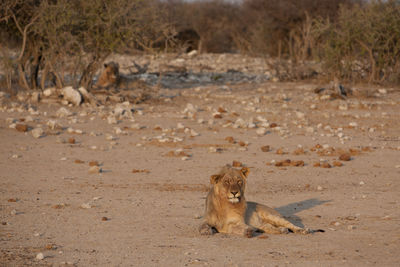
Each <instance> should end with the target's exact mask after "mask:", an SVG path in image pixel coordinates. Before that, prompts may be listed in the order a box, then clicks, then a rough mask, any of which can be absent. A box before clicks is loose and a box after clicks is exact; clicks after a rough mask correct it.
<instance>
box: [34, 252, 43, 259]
mask: <svg viewBox="0 0 400 267" xmlns="http://www.w3.org/2000/svg"><path fill="white" fill-rule="evenodd" d="M36 259H37V260H43V259H44V255H43V253H42V252H40V253H38V254H37V255H36Z"/></svg>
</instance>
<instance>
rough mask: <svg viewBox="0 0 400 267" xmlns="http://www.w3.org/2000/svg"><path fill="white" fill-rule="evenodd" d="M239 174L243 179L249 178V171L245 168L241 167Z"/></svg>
mask: <svg viewBox="0 0 400 267" xmlns="http://www.w3.org/2000/svg"><path fill="white" fill-rule="evenodd" d="M240 172H241V173H242V174H243V176H244V177H245V178H247V176H249V173H250V170H249V168H247V167H243V168H242V169H241V170H240Z"/></svg>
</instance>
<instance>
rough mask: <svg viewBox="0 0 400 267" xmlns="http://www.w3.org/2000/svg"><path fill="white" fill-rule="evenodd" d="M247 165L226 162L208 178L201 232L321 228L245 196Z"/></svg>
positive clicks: (247, 233)
mask: <svg viewBox="0 0 400 267" xmlns="http://www.w3.org/2000/svg"><path fill="white" fill-rule="evenodd" d="M249 173H250V171H249V169H248V168H246V167H243V168H242V169H240V170H239V169H235V168H232V167H230V166H225V167H224V168H222V170H221V171H220V172H219V174H216V175H212V176H211V178H210V183H211V188H210V191H209V192H208V195H207V198H206V211H205V216H204V219H205V221H204V223H203V224H202V225H201V226H200V228H199V231H200V233H201V234H202V235H209V234H213V233H214V232H219V233H226V234H236V235H241V236H245V237H252V236H253V234H254V233H255V232H263V233H269V234H280V233H289V232H294V233H300V234H308V233H313V232H317V231H319V232H323V230H311V229H307V228H301V227H298V226H296V225H294V224H292V223H291V222H289V221H287V220H286V219H284V218H283V217H282V216H281V215H280V214H279V213H278V212H277V211H276V210H274V209H272V208H270V207H268V206H265V205H262V204H258V203H255V202H247V201H246V199H245V195H244V194H245V188H246V181H247V177H248V175H249Z"/></svg>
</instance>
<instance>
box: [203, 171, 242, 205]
mask: <svg viewBox="0 0 400 267" xmlns="http://www.w3.org/2000/svg"><path fill="white" fill-rule="evenodd" d="M248 174H249V169H248V168H242V169H241V170H238V169H234V168H224V169H223V170H222V171H221V173H220V174H217V175H212V176H211V179H210V181H211V184H213V185H214V190H215V193H217V194H218V196H219V197H220V198H222V199H223V200H227V201H228V202H230V203H232V204H237V203H240V202H241V201H242V200H243V198H244V190H245V187H246V178H247V175H248Z"/></svg>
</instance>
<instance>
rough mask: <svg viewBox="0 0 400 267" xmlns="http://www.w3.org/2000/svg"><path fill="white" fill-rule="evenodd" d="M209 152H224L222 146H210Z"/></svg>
mask: <svg viewBox="0 0 400 267" xmlns="http://www.w3.org/2000/svg"><path fill="white" fill-rule="evenodd" d="M208 152H210V153H220V152H222V148H220V147H213V146H210V147H209V148H208Z"/></svg>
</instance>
